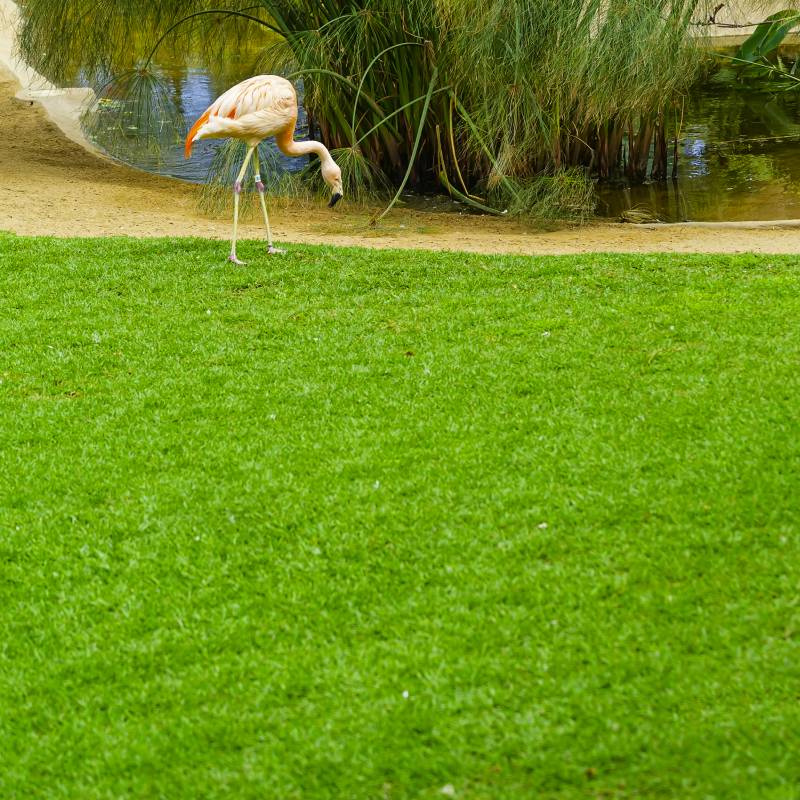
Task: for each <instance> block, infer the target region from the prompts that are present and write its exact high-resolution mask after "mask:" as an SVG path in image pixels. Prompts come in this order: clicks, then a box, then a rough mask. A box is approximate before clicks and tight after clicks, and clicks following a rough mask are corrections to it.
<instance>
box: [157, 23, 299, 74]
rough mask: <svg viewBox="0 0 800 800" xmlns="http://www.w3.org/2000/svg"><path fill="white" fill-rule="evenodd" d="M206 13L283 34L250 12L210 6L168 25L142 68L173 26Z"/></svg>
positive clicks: (172, 29)
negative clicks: (220, 15)
mask: <svg viewBox="0 0 800 800" xmlns="http://www.w3.org/2000/svg"><path fill="white" fill-rule="evenodd" d="M206 14H224V15H225V16H228V17H241V18H242V19H246V20H249V21H250V22H257V23H258V24H259V25H262V26H263V27H265V28H269V30H271V31H272V32H273V33H277V34H279V35H280V36H283V33H282V31H280V30H278V28H276V27H274V26H273V25H270V24H269V23H268V22H264V20H263V19H259V18H258V17H254V16H253V15H252V14H245V13H244V12H243V11H230V10H228V9H224V8H211V9H208V10H207V11H196V12H195V13H194V14H189V15H188V16H185V17H183V19H179V20H178V21H177V22H176V23H174V24H173V25H170V26H169V28H167V30H166V31H165V32H164V33H163V34H162V36H161V38H160V39H159V40H158V41H157V42H156V43H155V46H154V47H153V49H152V50H151V51H150V55H149V56H147V60H146V61H145V62H144V69H147V68H148V67H149V66H150V62H151V61H152V60H153V56H154V55H155V54H156V50H158V48H159V47H161V44H162V42H163V41H164V39H166V38H167V36H169V35H170V34H171V33H172V31H174V30H175V28H177V27H179V26H180V25H183V23H184V22H188V21H189V20H190V19H194V18H195V17H202V16H204V15H206Z"/></svg>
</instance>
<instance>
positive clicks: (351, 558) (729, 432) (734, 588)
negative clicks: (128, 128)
mask: <svg viewBox="0 0 800 800" xmlns="http://www.w3.org/2000/svg"><path fill="white" fill-rule="evenodd" d="M225 252H226V250H225V244H224V243H208V242H200V241H193V240H174V241H164V240H161V241H147V242H144V241H135V240H124V239H119V240H105V241H89V240H71V241H54V240H50V239H20V238H14V237H9V236H5V237H1V236H0V262H1V265H0V353H2V363H0V379H1V380H2V382H1V383H0V410H1V412H2V414H1V416H0V454H1V457H0V570H2V573H1V574H0V797H2V798H4V800H7V799H8V798H25V800H28V799H29V798H39V797H41V798H71V799H72V798H81V800H87V799H90V798H123V797H124V798H128V797H136V798H220V799H221V798H270V799H272V798H275V799H276V800H284V799H286V798H298V799H299V798H303V800H305V799H306V798H308V799H310V800H318V799H319V800H323V799H326V798H331V799H333V798H337V799H338V798H344V799H347V800H361V798H370V799H372V798H374V799H375V800H384V799H389V800H400V799H401V798H418V797H419V798H437V797H438V798H441V797H443V796H445V795H442V794H441V790H442V788H443V787H446V786H447V785H448V784H450V785H452V788H453V791H454V792H455V796H456V797H458V798H472V799H474V800H486V799H488V798H491V800H495V799H497V798H503V800H511V799H512V798H514V799H515V800H516V799H517V798H534V797H535V798H594V797H597V798H600V797H603V798H608V797H614V798H720V799H722V798H725V799H726V800H727V799H728V798H769V799H770V800H777V799H778V798H780V799H781V800H785V799H788V798H797V797H800V706H799V705H798V685H800V684H799V681H800V647H799V646H798V642H800V583H799V577H800V572H799V571H798V564H799V563H800V559H799V558H798V555H799V552H798V551H799V550H800V537H799V536H798V529H799V526H800V400H799V399H798V398H799V397H800V261H798V259H796V258H787V257H764V256H758V257H757V256H750V255H745V256H736V257H715V256H693V257H686V256H681V257H677V256H676V257H665V256H645V257H642V256H630V257H628V256H608V255H595V256H586V257H580V258H574V257H565V258H511V257H505V258H497V257H478V256H468V255H433V254H426V253H415V252H403V253H400V252H370V251H366V250H338V249H332V248H313V247H297V246H295V247H291V249H290V253H289V255H287V256H286V257H284V258H274V259H268V258H267V257H265V256H263V255H261V248H260V246H258V247H257V246H256V245H255V244H253V243H246V244H244V245H243V246H242V253H241V254H242V255H243V257H250V258H251V264H250V266H248V267H247V268H243V269H236V268H232V267H229V266H226V265H225V264H224V263H223V260H222V259H223V258H224V255H225ZM448 791H449V790H448Z"/></svg>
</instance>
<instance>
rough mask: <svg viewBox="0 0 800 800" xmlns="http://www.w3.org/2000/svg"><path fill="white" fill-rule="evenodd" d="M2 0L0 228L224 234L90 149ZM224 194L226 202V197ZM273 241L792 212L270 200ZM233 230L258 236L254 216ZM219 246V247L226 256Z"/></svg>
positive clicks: (725, 249) (608, 227)
mask: <svg viewBox="0 0 800 800" xmlns="http://www.w3.org/2000/svg"><path fill="white" fill-rule="evenodd" d="M9 9H12V10H14V11H15V10H16V6H15V5H14V3H13V2H11V0H0V230H6V231H9V232H11V233H16V234H19V235H49V236H55V237H68V236H87V237H92V236H115V235H121V236H135V237H153V236H160V237H164V236H166V237H170V236H197V237H203V238H209V239H220V240H225V239H228V238H229V236H230V232H231V221H230V217H229V215H227V214H226V215H225V216H224V217H223V218H221V219H220V218H209V217H206V216H203V215H202V213H201V212H200V211H199V208H198V200H199V194H200V187H199V186H197V185H195V184H191V183H188V182H185V181H180V180H177V179H174V178H167V177H162V176H158V175H154V174H152V173H147V172H144V171H142V170H137V169H135V168H132V167H128V166H126V165H124V164H121V163H120V162H117V161H114V160H112V159H110V158H109V157H108V156H107V155H105V154H103V153H101V152H98V150H97V148H95V147H93V146H91V145H90V144H89V143H88V142H87V141H86V138H85V137H84V136H83V133H82V131H81V130H80V125H79V113H80V107H81V105H82V102H84V101H85V92H86V90H80V91H83V92H84V101H81V102H78V101H79V97H78V95H77V93H75V92H73V91H71V90H59V89H57V88H56V87H52V86H51V85H49V84H47V82H46V81H45V79H44V78H43V77H42V76H41V75H38V74H37V73H35V72H34V71H33V70H29V69H27V68H26V67H25V66H24V65H19V64H17V65H16V68H14V69H13V70H12V69H9V68H8V67H7V62H8V60H9V59H11V60H12V61H13V60H14V59H13V42H12V40H11V38H10V36H9V28H8V24H9V19H10V14H9ZM231 205H232V204H231ZM270 218H271V222H272V227H273V231H274V234H275V238H276V241H279V242H284V243H308V244H331V245H339V246H361V247H368V248H374V249H383V248H414V249H423V250H447V251H461V252H476V253H487V254H518V255H558V254H575V253H601V252H634V253H655V252H675V253H689V252H707V253H741V252H760V253H800V220H775V221H753V222H682V223H671V224H664V223H645V224H631V223H624V224H621V223H618V222H594V223H591V224H589V225H586V226H584V227H572V228H562V229H559V230H553V231H539V230H532V229H531V228H530V227H528V226H526V225H524V224H522V223H520V222H517V221H514V220H507V219H497V218H494V217H482V216H478V215H474V214H472V213H470V212H466V213H463V214H462V213H442V212H435V211H424V212H422V211H414V210H411V209H408V208H402V207H401V208H397V209H395V210H393V211H392V213H391V214H390V215H389V216H388V217H387V218H386V219H385V220H384V222H382V223H381V225H380V226H379V227H377V228H370V227H369V225H368V223H369V218H370V210H368V209H363V208H358V207H352V206H351V207H347V206H346V205H344V204H340V206H339V207H337V209H335V210H334V211H329V210H328V209H327V208H325V207H324V206H323V204H322V203H320V205H319V206H315V205H311V206H309V205H299V204H291V203H286V202H285V201H283V202H278V203H273V204H272V205H271V207H270ZM241 238H242V239H251V240H253V239H255V240H260V239H263V238H264V231H263V224H262V223H261V221H260V220H258V219H257V218H256V217H255V216H253V217H249V218H245V219H244V220H243V222H242V225H241ZM224 249H225V248H224V246H223V245H221V247H220V253H221V256H222V258H224V253H223V250H224Z"/></svg>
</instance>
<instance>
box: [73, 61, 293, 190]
mask: <svg viewBox="0 0 800 800" xmlns="http://www.w3.org/2000/svg"><path fill="white" fill-rule="evenodd" d="M256 62H257V51H254V50H249V51H248V50H244V51H239V52H237V53H236V54H232V55H231V56H230V57H226V58H225V59H224V60H223V61H222V62H221V63H218V64H216V65H215V67H214V69H213V70H208V69H207V68H205V67H204V66H203V64H202V63H201V62H200V61H199V60H195V61H190V62H189V63H169V62H164V61H162V62H160V63H158V64H156V65H155V69H156V72H157V74H158V75H159V77H161V78H163V80H164V81H165V83H166V85H167V87H168V89H169V92H170V94H171V96H172V100H173V102H174V105H175V107H176V108H177V110H178V112H179V113H180V114H181V115H182V116H183V118H184V122H185V125H184V126H183V127H181V126H180V123H179V122H177V121H176V120H175V119H174V118H172V117H170V116H167V115H164V117H163V119H161V120H160V128H161V131H160V134H159V139H160V142H159V146H157V147H156V146H153V147H149V148H148V147H142V146H141V137H138V136H137V130H136V129H135V128H133V127H130V128H129V129H128V130H126V131H125V133H126V137H123V138H122V140H120V137H119V136H115V137H114V139H113V146H110V145H109V144H108V142H107V139H106V137H104V135H103V134H104V125H107V130H109V131H110V130H111V128H112V127H113V126H115V125H116V124H117V122H116V119H115V117H114V116H113V114H112V113H109V112H113V111H114V110H115V107H114V104H115V103H116V102H117V101H115V100H105V101H101V103H100V104H98V106H97V107H96V109H95V111H94V112H93V119H92V121H91V124H90V125H87V126H85V130H86V132H87V134H88V135H89V136H90V138H92V139H93V141H94V142H95V143H96V144H98V145H99V146H100V147H101V148H104V149H106V150H108V151H110V154H111V155H113V156H114V157H115V158H118V159H120V160H121V161H125V162H126V163H129V164H131V165H133V166H135V167H137V168H139V169H143V170H145V171H147V172H155V173H158V174H161V175H169V176H172V177H174V178H181V179H183V180H187V181H192V182H195V183H203V182H205V181H206V180H207V179H208V173H209V168H210V166H211V163H212V160H213V158H214V155H215V153H216V152H217V151H218V150H219V148H220V147H222V146H223V145H224V140H219V139H212V140H203V141H200V142H198V143H197V144H196V145H195V148H194V152H193V154H192V158H191V159H190V160H188V161H187V160H185V159H184V156H183V136H184V135H185V133H186V130H185V128H187V127H188V125H190V124H191V123H192V122H193V121H194V120H195V119H197V118H198V117H199V116H200V115H201V114H202V113H203V112H204V111H205V110H206V108H208V106H209V105H211V103H212V102H213V101H214V100H215V99H216V98H217V97H219V95H221V94H222V93H223V92H225V91H226V90H227V89H229V88H230V87H231V86H233V85H234V84H236V83H238V82H239V81H242V80H244V79H245V78H248V77H250V76H251V75H254V74H258V71H257V69H256V67H255V66H254V64H255V63H256ZM80 82H81V83H82V84H83V85H97V84H98V83H101V84H102V81H97V80H89V79H88V78H87V76H82V80H81V81H80ZM298 90H299V92H302V86H299V87H298ZM104 117H105V118H106V119H104ZM307 133H308V131H307V119H306V115H305V111H304V110H303V108H302V104H301V107H300V109H299V116H298V122H297V130H296V133H295V137H296V138H298V139H303V138H307ZM126 139H127V142H126ZM104 144H105V145H106V146H105V147H104ZM265 146H266V147H267V148H268V149H269V150H271V151H272V152H273V153H274V156H275V163H276V164H277V165H278V168H279V169H285V170H290V171H294V170H298V169H301V168H302V167H303V166H305V164H306V163H307V160H306V159H305V158H288V157H286V156H284V155H283V154H282V153H280V152H279V151H278V149H277V148H276V147H275V145H274V142H272V141H269V142H268V143H267V144H266V145H265Z"/></svg>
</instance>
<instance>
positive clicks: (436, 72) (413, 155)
mask: <svg viewBox="0 0 800 800" xmlns="http://www.w3.org/2000/svg"><path fill="white" fill-rule="evenodd" d="M438 77H439V68H438V67H434V68H433V75H431V82H430V83H429V84H428V93H427V94H426V95H425V105H424V106H423V107H422V116H421V117H420V121H419V126H418V127H417V136H416V138H415V139H414V149H413V150H412V151H411V157H410V158H409V159H408V168H407V169H406V174H405V175H404V176H403V181H402V183H401V184H400V186H398V187H397V192H396V193H395V196H394V197H393V198H392V202H391V203H389V205H388V206H387V207H386V208H385V209H384V211H383V213H382V214H381V215H380V216H379V217H375V218H373V219H372V221H371V223H370V224H372V225H375V224H377V223H378V222H380V221H381V220H382V219H383V218H384V217H385V216H386V215H387V214H388V213H389V212H390V211H391V210H392V208H394V204H395V203H396V202H397V201H398V199H399V197H400V195H401V194H402V192H403V189H405V186H406V183H408V179H409V177H410V176H411V170H412V169H413V168H414V162H415V161H416V159H417V151H418V150H419V143H420V141H422V130H423V128H424V127H425V120H426V119H427V118H428V109H429V108H430V106H431V97H433V87H434V86H435V85H436V78H438Z"/></svg>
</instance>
